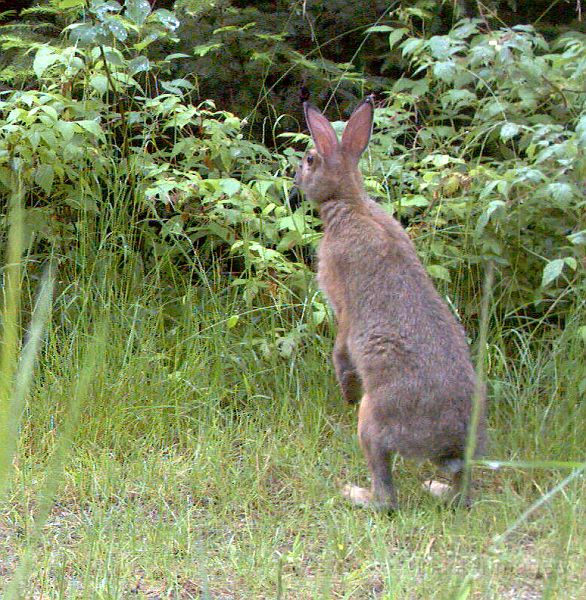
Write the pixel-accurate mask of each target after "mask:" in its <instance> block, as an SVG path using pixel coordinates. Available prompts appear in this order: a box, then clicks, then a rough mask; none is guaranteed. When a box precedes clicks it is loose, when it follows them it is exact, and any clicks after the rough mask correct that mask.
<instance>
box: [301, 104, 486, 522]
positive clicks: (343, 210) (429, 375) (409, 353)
mask: <svg viewBox="0 0 586 600" xmlns="http://www.w3.org/2000/svg"><path fill="white" fill-rule="evenodd" d="M304 108H305V118H306V120H307V125H308V126H309V131H310V133H311V137H312V139H313V142H314V145H315V148H314V149H312V150H309V151H308V152H307V153H306V154H305V156H304V157H303V160H302V162H301V164H300V165H299V168H298V170H297V173H296V175H295V183H296V185H297V186H298V187H299V188H300V189H301V190H303V191H304V192H305V193H306V194H307V196H308V197H309V198H310V199H311V200H313V201H315V202H316V203H317V205H318V207H319V211H320V215H321V217H322V220H323V224H324V237H323V239H322V241H321V244H320V247H319V252H318V260H319V262H318V264H319V266H318V280H319V283H320V286H321V287H322V289H323V290H324V292H325V293H326V295H327V296H328V299H329V301H330V303H331V305H332V307H333V309H334V312H335V314H336V319H337V323H338V335H337V338H336V343H335V346H334V356H333V359H334V367H335V370H336V376H337V379H338V382H339V384H340V388H341V391H342V395H343V396H344V397H345V398H346V400H347V401H349V402H356V401H358V400H360V396H362V400H361V404H360V410H359V418H358V435H359V439H360V445H361V447H362V450H363V451H364V454H365V456H366V460H367V462H368V467H369V470H370V474H371V477H372V488H371V489H370V490H365V489H363V488H358V487H356V486H347V487H346V489H345V491H344V494H345V495H346V497H348V498H349V499H350V500H351V501H353V502H354V503H356V504H359V505H370V506H374V507H376V508H380V509H384V510H387V509H392V508H395V507H396V494H395V489H394V485H393V479H392V473H391V463H390V457H391V455H392V454H393V453H395V452H397V453H400V454H401V455H403V456H405V457H412V458H427V459H430V460H432V461H433V462H435V463H437V464H438V465H440V466H442V467H445V468H446V469H448V470H450V471H451V472H452V473H453V474H454V487H455V488H456V490H455V491H456V492H457V491H458V487H459V485H460V481H461V469H462V465H463V458H464V451H465V447H466V441H467V435H468V426H469V423H470V417H471V413H472V401H473V395H474V392H475V373H474V368H473V366H472V363H471V360H470V354H469V350H468V346H467V343H466V338H465V335H464V330H463V328H462V327H461V326H460V324H459V323H458V322H457V320H456V319H455V318H454V316H453V315H452V313H451V312H450V310H449V309H448V307H447V306H446V305H445V304H444V302H443V301H442V300H441V298H440V296H439V294H438V293H437V291H436V290H435V288H434V287H433V284H432V283H431V281H430V279H429V277H428V275H427V273H426V271H425V268H424V267H423V265H422V264H421V262H420V261H419V259H418V257H417V254H416V253H415V248H414V246H413V244H412V243H411V240H410V239H409V237H408V236H407V234H406V232H405V231H404V229H403V228H402V227H401V225H400V224H399V222H398V221H396V220H395V219H394V218H393V217H391V216H390V215H389V214H388V213H387V212H386V211H385V210H384V209H383V208H381V207H380V206H378V205H377V204H376V203H375V202H374V201H372V200H371V199H370V198H369V197H368V196H367V195H366V192H365V191H364V187H363V183H362V177H361V175H360V171H359V169H358V162H359V159H360V156H361V155H362V153H363V152H364V150H365V149H366V147H367V146H368V142H369V139H370V133H371V130H372V121H373V114H374V107H373V104H372V101H371V100H370V99H367V100H366V101H364V102H363V103H362V104H360V105H359V106H358V107H357V108H356V110H355V111H354V113H353V114H352V116H351V117H350V120H349V121H348V124H347V125H346V129H345V131H344V133H343V135H342V139H341V141H339V140H338V137H337V136H336V133H335V131H334V129H333V128H332V126H331V124H330V122H329V121H328V120H327V119H326V118H325V117H324V116H323V115H322V113H321V112H320V111H319V110H318V109H317V108H315V107H314V106H312V105H310V104H308V103H305V104H304ZM482 404H484V402H483V398H482ZM484 438H485V424H484V414H482V417H481V419H480V426H479V428H478V432H477V440H476V447H477V451H478V452H481V451H482V448H483V445H484ZM430 489H431V488H430Z"/></svg>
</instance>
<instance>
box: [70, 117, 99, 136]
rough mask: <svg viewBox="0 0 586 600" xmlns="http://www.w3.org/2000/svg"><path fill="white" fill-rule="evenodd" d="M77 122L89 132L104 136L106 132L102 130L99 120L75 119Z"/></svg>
mask: <svg viewBox="0 0 586 600" xmlns="http://www.w3.org/2000/svg"><path fill="white" fill-rule="evenodd" d="M75 124H76V125H79V126H80V127H81V128H82V129H85V130H86V131H87V132H89V133H92V134H93V135H95V136H96V137H99V138H102V137H104V132H103V131H102V128H101V127H100V124H99V123H98V122H97V121H91V120H89V119H88V120H82V121H75Z"/></svg>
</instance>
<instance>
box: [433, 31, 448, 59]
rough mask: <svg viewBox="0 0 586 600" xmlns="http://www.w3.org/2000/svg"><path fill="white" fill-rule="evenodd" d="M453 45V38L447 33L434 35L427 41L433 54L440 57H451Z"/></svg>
mask: <svg viewBox="0 0 586 600" xmlns="http://www.w3.org/2000/svg"><path fill="white" fill-rule="evenodd" d="M451 45H452V44H451V40H450V38H449V37H448V36H447V35H434V36H433V37H432V38H431V39H430V40H429V42H427V47H428V48H429V50H430V52H431V55H432V56H433V57H434V58H439V59H446V58H449V56H450V54H451V53H450V48H451Z"/></svg>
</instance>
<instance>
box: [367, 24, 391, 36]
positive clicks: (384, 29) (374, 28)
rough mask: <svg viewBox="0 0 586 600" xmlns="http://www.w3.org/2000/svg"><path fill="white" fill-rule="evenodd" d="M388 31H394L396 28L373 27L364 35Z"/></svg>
mask: <svg viewBox="0 0 586 600" xmlns="http://www.w3.org/2000/svg"><path fill="white" fill-rule="evenodd" d="M387 31H394V27H391V26H390V25H372V26H371V27H369V28H368V29H367V30H366V31H365V32H364V33H365V34H366V33H386V32H387Z"/></svg>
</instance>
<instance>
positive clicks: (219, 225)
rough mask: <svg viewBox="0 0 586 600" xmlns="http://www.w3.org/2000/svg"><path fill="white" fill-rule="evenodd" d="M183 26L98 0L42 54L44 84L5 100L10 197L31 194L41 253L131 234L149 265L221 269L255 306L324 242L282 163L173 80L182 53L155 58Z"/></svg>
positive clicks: (71, 255) (4, 189)
mask: <svg viewBox="0 0 586 600" xmlns="http://www.w3.org/2000/svg"><path fill="white" fill-rule="evenodd" d="M68 4H69V5H71V4H74V3H72V2H69V3H68ZM78 4H79V3H78ZM177 24H178V23H177V21H176V19H175V17H174V16H173V14H172V13H170V12H169V11H165V10H155V11H151V9H150V6H149V5H148V3H144V2H139V1H137V0H127V2H126V4H125V7H124V8H123V7H122V6H121V5H120V4H118V3H117V2H114V1H112V0H110V1H108V2H102V1H101V0H94V1H93V2H92V3H91V5H90V12H89V16H88V19H87V20H86V21H83V22H80V23H73V24H71V25H70V26H69V27H68V33H69V39H70V45H62V46H51V45H38V46H36V53H35V58H34V62H33V65H32V67H33V70H34V72H35V74H36V76H37V78H38V87H39V89H37V90H26V91H14V92H13V93H11V94H10V95H8V96H7V97H6V99H5V100H3V101H1V102H0V112H1V118H2V121H3V124H2V125H1V126H0V193H1V194H2V195H3V196H7V195H8V194H9V193H10V191H11V189H12V188H13V187H14V185H15V181H16V180H18V181H19V183H20V185H22V187H23V188H24V189H25V190H26V213H25V215H26V216H25V219H26V224H27V229H28V233H29V237H28V242H29V247H30V251H31V253H33V254H34V253H39V252H40V253H41V254H42V253H43V252H46V251H47V249H48V247H50V246H53V247H57V248H58V251H59V252H60V253H61V254H62V255H63V256H65V257H67V259H68V260H71V261H73V262H75V261H76V260H77V254H76V248H78V246H79V243H80V238H81V237H83V235H82V233H83V232H87V230H88V229H89V230H96V231H98V233H99V235H98V236H97V238H96V243H98V244H103V239H104V238H103V236H104V235H106V236H107V239H109V240H111V243H112V252H114V253H115V252H119V251H120V246H119V245H118V242H116V243H114V242H113V240H116V239H118V238H119V237H120V236H123V237H124V240H123V241H122V242H120V245H121V246H122V247H123V248H124V252H125V253H128V252H133V253H135V254H139V255H140V256H139V258H140V260H141V261H142V263H143V264H145V265H147V267H148V265H149V264H150V265H151V266H153V265H154V263H153V261H154V260H155V259H157V264H159V265H160V264H165V262H167V264H168V263H169V262H170V263H171V264H175V266H177V265H179V266H180V265H182V264H183V265H187V266H188V265H196V267H197V268H201V267H203V269H204V270H205V269H209V268H211V265H212V262H214V261H215V263H216V264H217V266H218V268H219V269H220V271H228V272H230V273H232V274H233V275H236V276H235V277H232V279H231V280H232V282H233V283H235V284H237V285H243V286H244V288H245V297H246V298H247V299H248V300H249V301H250V300H252V298H253V297H254V296H255V295H256V294H258V293H260V292H269V293H273V294H274V293H277V292H279V290H280V289H281V287H280V286H279V285H277V283H285V284H287V285H290V286H292V289H294V290H295V289H300V286H301V287H302V288H303V287H305V286H306V285H307V281H308V278H307V277H306V271H307V269H306V267H305V266H304V265H303V263H298V262H296V261H292V260H291V259H290V257H289V258H288V257H287V256H286V253H290V252H292V251H295V248H296V247H302V246H304V245H307V244H309V243H310V242H311V241H312V240H313V239H314V237H315V233H314V231H313V229H311V228H310V225H311V224H312V223H313V217H312V216H311V215H310V214H307V215H306V214H304V213H303V212H302V211H300V212H299V213H297V214H291V212H290V210H289V209H288V207H287V206H286V205H285V204H284V203H283V197H284V196H283V186H282V181H281V179H280V178H279V177H277V176H276V175H275V172H277V173H278V172H279V169H280V168H281V167H282V165H283V159H282V158H280V157H278V156H272V155H271V154H270V153H269V151H268V150H267V149H266V148H264V147H263V146H261V145H259V144H257V143H255V142H253V141H249V140H246V139H244V136H243V134H242V126H243V123H242V121H241V120H240V119H239V118H237V117H236V116H234V115H233V114H231V113H229V112H226V111H220V110H216V109H215V106H214V103H213V102H212V101H205V102H202V103H199V104H198V105H195V106H194V105H192V104H190V103H189V98H188V93H189V90H190V89H191V87H192V84H191V83H190V81H188V80H186V79H179V80H165V78H164V76H165V73H166V72H167V71H168V66H169V64H171V63H172V61H173V60H175V59H177V58H178V57H179V56H178V55H169V56H166V57H165V58H164V60H162V61H159V62H156V61H152V60H151V59H150V58H149V57H148V56H147V55H146V53H145V50H146V48H147V47H148V46H149V45H150V44H152V43H153V42H155V41H160V40H168V39H170V38H171V36H172V35H173V32H174V31H175V29H176V27H177ZM92 223H93V224H92ZM84 256H86V254H84ZM157 257H158V258H157ZM161 257H165V258H166V259H167V261H161ZM241 275H243V276H241ZM283 289H284V288H283Z"/></svg>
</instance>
